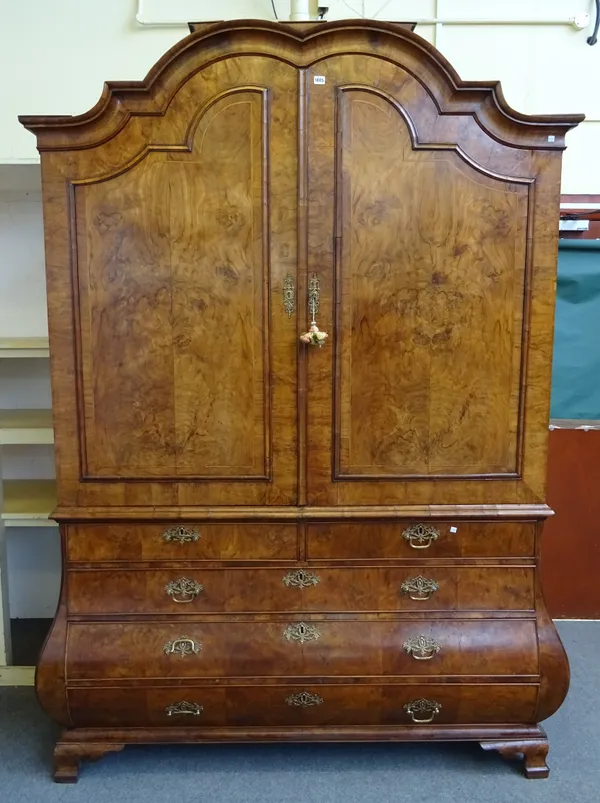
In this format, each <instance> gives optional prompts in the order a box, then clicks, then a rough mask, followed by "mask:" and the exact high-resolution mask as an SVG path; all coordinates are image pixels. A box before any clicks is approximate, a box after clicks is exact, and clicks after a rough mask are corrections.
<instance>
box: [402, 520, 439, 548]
mask: <svg viewBox="0 0 600 803" xmlns="http://www.w3.org/2000/svg"><path fill="white" fill-rule="evenodd" d="M439 537H440V531H439V530H437V529H436V528H435V527H430V526H429V525H428V524H413V525H411V526H410V527H407V528H406V530H404V532H403V533H402V538H404V540H405V541H408V543H409V544H410V545H411V547H412V548H413V549H427V548H428V547H430V546H431V545H432V544H433V542H434V541H437V540H438V538H439Z"/></svg>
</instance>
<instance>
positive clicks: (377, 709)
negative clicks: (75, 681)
mask: <svg viewBox="0 0 600 803" xmlns="http://www.w3.org/2000/svg"><path fill="white" fill-rule="evenodd" d="M68 698H69V708H70V711H71V716H72V719H73V724H74V725H75V726H76V727H109V726H132V727H135V726H140V727H141V726H146V725H150V726H165V727H167V726H177V727H180V726H182V725H183V726H186V725H188V726H192V727H194V726H195V727H198V726H224V725H231V726H235V725H240V726H252V725H254V726H260V725H282V726H286V725H287V726H291V727H293V726H310V725H314V726H317V725H332V726H333V725H338V726H349V727H351V726H360V725H405V726H408V727H419V726H420V725H421V726H431V727H432V728H435V726H436V725H439V724H463V725H477V724H498V723H506V724H510V723H528V722H533V718H534V716H535V706H536V700H537V686H536V685H534V684H532V685H521V684H482V685H474V684H464V685H458V684H456V685H454V684H427V685H405V684H397V685H391V684H388V685H382V686H375V685H374V686H366V685H357V684H352V685H344V684H335V685H333V684H331V685H326V684H318V685H299V686H290V685H285V686H284V685H277V686H227V687H220V688H214V687H199V686H187V687H186V686H177V687H175V686H173V687H164V686H163V687H159V688H146V689H143V688H134V689H125V688H101V689H97V688H87V689H84V688H70V689H69V690H68Z"/></svg>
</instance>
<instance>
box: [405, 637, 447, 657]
mask: <svg viewBox="0 0 600 803" xmlns="http://www.w3.org/2000/svg"><path fill="white" fill-rule="evenodd" d="M441 648H442V645H441V644H440V642H439V641H436V640H435V639H434V638H431V637H430V636H425V635H423V634H422V633H421V634H420V635H418V636H414V637H413V638H409V639H407V640H406V641H405V642H404V644H403V645H402V649H403V650H405V651H406V652H407V653H408V654H409V655H412V657H413V658H414V659H415V661H429V660H430V659H431V658H433V656H434V655H436V654H437V653H438V652H439V651H440V650H441Z"/></svg>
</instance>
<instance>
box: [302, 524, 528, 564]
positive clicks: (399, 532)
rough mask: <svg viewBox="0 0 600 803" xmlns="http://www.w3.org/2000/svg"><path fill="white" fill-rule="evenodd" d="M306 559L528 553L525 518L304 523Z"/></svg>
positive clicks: (473, 555) (491, 555)
mask: <svg viewBox="0 0 600 803" xmlns="http://www.w3.org/2000/svg"><path fill="white" fill-rule="evenodd" d="M307 530H308V534H307V557H308V559H309V560H328V559H332V560H344V559H348V560H350V559H363V560H369V559H371V560H372V559H390V560H393V559H397V558H417V557H419V556H421V557H424V558H425V557H427V558H430V557H431V558H460V557H469V558H493V557H531V556H533V555H534V550H535V524H532V523H530V522H478V521H460V520H457V521H435V520H431V521H398V522H394V523H391V522H368V523H367V522H365V523H353V524H346V523H320V524H309V525H308V528H307Z"/></svg>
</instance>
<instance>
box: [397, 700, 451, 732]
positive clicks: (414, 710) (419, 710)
mask: <svg viewBox="0 0 600 803" xmlns="http://www.w3.org/2000/svg"><path fill="white" fill-rule="evenodd" d="M404 710H405V711H406V713H407V714H408V715H409V717H410V718H411V719H412V721H413V722H416V723H417V725H427V724H428V723H429V722H433V718H434V717H435V715H436V714H439V713H440V711H441V710H442V706H441V705H440V703H436V701H435V700H426V699H425V698H424V697H420V698H419V699H418V700H411V702H410V703H406V705H405V706H404ZM423 714H428V715H429V716H422V715H423Z"/></svg>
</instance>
